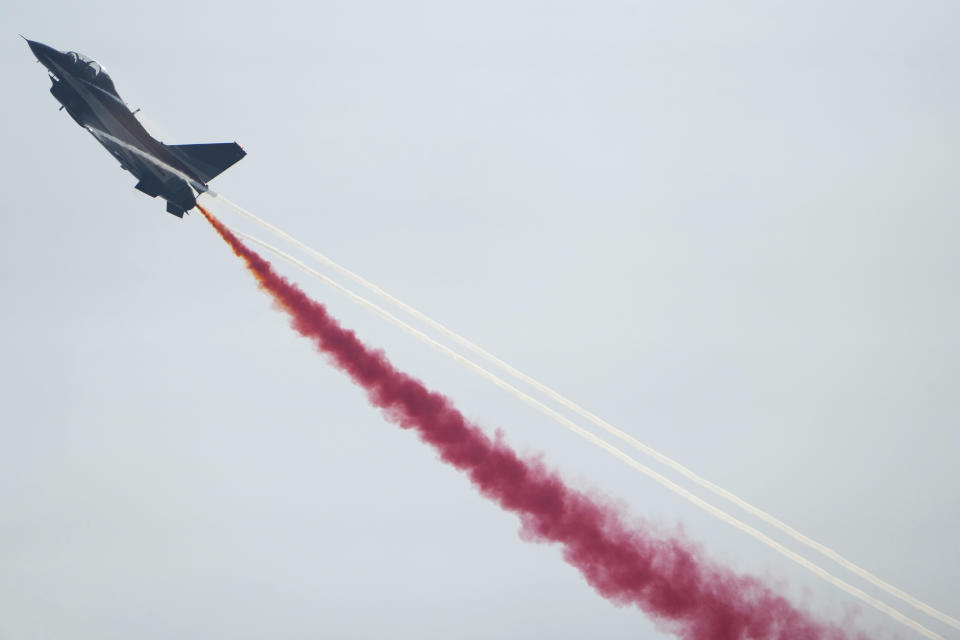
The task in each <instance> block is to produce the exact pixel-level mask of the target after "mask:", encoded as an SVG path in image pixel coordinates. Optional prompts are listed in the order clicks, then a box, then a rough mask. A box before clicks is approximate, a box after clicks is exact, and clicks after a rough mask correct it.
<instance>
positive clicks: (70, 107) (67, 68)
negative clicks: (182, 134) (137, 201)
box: [21, 36, 247, 218]
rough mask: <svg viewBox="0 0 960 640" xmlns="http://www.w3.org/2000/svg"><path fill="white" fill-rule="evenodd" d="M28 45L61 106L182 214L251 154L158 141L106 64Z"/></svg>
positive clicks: (233, 147)
mask: <svg viewBox="0 0 960 640" xmlns="http://www.w3.org/2000/svg"><path fill="white" fill-rule="evenodd" d="M21 37H22V36H21ZM24 40H27V39H26V38H24ZM27 44H28V45H30V50H31V51H33V53H34V55H35V56H37V60H38V61H39V62H41V63H43V66H45V67H46V68H47V71H48V73H49V75H50V79H51V80H52V81H53V86H52V87H50V93H52V94H53V97H54V98H56V99H57V100H58V101H59V102H60V104H61V107H60V108H61V109H66V110H67V113H69V114H70V116H71V117H72V118H73V119H74V120H76V121H77V124H79V125H80V126H81V127H83V128H84V129H86V130H87V131H89V132H90V133H91V134H92V135H93V137H95V138H96V139H97V141H98V142H99V143H100V144H102V145H103V146H104V147H106V149H107V151H109V152H110V153H111V154H112V155H113V156H114V157H115V158H116V159H117V160H119V161H120V167H121V168H123V169H125V170H126V171H129V172H130V173H132V174H133V175H134V176H136V177H137V179H138V180H139V182H137V184H136V185H135V186H136V188H137V189H139V190H140V191H142V192H144V193H145V194H147V195H148V196H150V197H153V198H155V197H157V196H161V197H162V198H163V199H164V200H166V201H167V212H168V213H172V214H173V215H175V216H177V217H179V218H182V217H183V214H184V213H185V212H187V211H189V210H190V209H192V208H193V207H194V206H195V205H196V204H197V196H199V195H200V194H201V193H203V192H205V191H208V190H209V188H208V187H207V183H208V182H210V180H212V179H213V178H215V177H216V176H218V175H220V174H221V173H223V172H224V171H226V170H227V169H228V168H229V167H231V166H233V164H235V163H236V162H237V161H238V160H240V159H241V158H242V157H244V156H245V155H247V152H246V151H244V150H243V148H242V147H241V146H240V145H238V144H237V143H236V142H222V143H213V144H164V143H162V142H160V141H159V140H156V139H155V138H154V137H153V136H151V135H150V134H149V133H147V130H146V129H144V128H143V125H141V124H140V121H139V120H137V118H136V116H135V114H136V111H131V110H130V108H129V107H128V106H127V105H126V103H125V102H124V101H123V100H122V99H121V98H120V94H118V93H117V89H116V87H114V86H113V80H111V78H110V76H109V75H107V72H106V69H104V68H103V67H102V66H100V65H99V64H97V63H96V62H94V61H93V60H91V59H90V58H88V57H87V56H85V55H83V54H81V53H77V52H76V51H67V52H63V51H57V50H56V49H54V48H53V47H49V46H47V45H45V44H43V43H40V42H34V41H33V40H27ZM194 190H196V192H197V194H196V195H194V192H193V191H194Z"/></svg>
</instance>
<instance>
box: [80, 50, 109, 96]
mask: <svg viewBox="0 0 960 640" xmlns="http://www.w3.org/2000/svg"><path fill="white" fill-rule="evenodd" d="M67 62H68V63H69V64H70V65H71V66H72V67H73V69H72V71H73V73H74V74H76V75H78V76H80V77H81V78H83V79H84V80H86V81H87V82H89V83H90V84H92V85H94V86H96V87H99V88H101V89H103V90H104V91H106V92H108V93H110V94H112V95H114V96H117V97H118V98H119V97H120V96H119V95H118V94H117V89H116V87H114V86H113V80H111V79H110V76H109V75H107V70H106V69H105V68H103V67H102V66H100V64H99V63H98V62H96V61H95V60H91V59H90V58H88V57H87V56H85V55H83V54H82V53H78V52H76V51H68V52H67Z"/></svg>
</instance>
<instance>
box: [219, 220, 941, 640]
mask: <svg viewBox="0 0 960 640" xmlns="http://www.w3.org/2000/svg"><path fill="white" fill-rule="evenodd" d="M231 232H232V233H234V234H236V235H237V236H239V237H241V238H243V239H244V240H247V241H248V242H252V243H254V244H256V245H258V246H260V247H263V248H264V249H266V250H268V251H270V252H272V253H274V254H275V255H277V256H279V257H281V258H283V259H285V260H288V261H289V262H291V263H292V264H294V265H296V266H297V267H299V268H300V269H302V270H303V271H304V272H306V273H308V274H310V275H311V276H313V277H315V278H318V279H320V280H321V281H322V282H324V283H325V284H327V285H329V286H330V287H333V288H334V289H336V290H337V291H338V292H340V293H341V294H343V295H345V296H346V297H348V298H350V299H351V300H353V301H354V302H357V303H359V304H361V305H363V306H365V307H367V308H368V309H370V310H371V311H373V312H374V313H376V314H377V315H379V316H381V317H382V318H384V319H386V320H387V321H389V322H391V323H392V324H394V325H396V326H398V327H400V328H401V329H403V330H404V331H406V332H407V333H410V334H411V335H413V336H415V337H416V338H418V339H420V340H422V341H423V342H425V343H427V344H428V345H430V346H431V347H433V348H435V349H437V350H438V351H440V352H441V353H443V354H444V355H447V356H449V357H451V358H453V359H454V360H456V361H457V362H459V363H460V364H462V365H464V366H466V367H467V368H469V369H471V370H473V371H474V372H476V373H478V374H480V375H481V376H483V377H484V378H486V379H487V380H489V381H490V382H492V383H493V384H495V385H496V386H498V387H500V388H501V389H503V390H504V391H507V392H508V393H510V394H511V395H513V396H515V397H516V398H518V399H520V400H521V401H523V402H524V403H526V404H528V405H530V406H531V407H533V408H535V409H537V410H538V411H540V412H541V413H543V414H544V415H546V416H548V417H550V418H552V419H553V420H555V421H557V422H559V423H560V424H562V425H563V426H565V427H566V428H568V429H570V430H571V431H573V432H574V433H575V434H577V435H578V436H580V437H581V438H583V439H585V440H587V441H588V442H590V443H591V444H593V445H595V446H597V447H600V448H601V449H603V450H605V451H607V452H608V453H610V454H612V455H614V456H616V457H617V458H619V459H620V460H622V461H623V462H625V463H626V464H628V465H630V466H631V467H633V468H634V469H636V470H637V471H640V472H641V473H643V474H644V475H646V476H648V477H650V478H652V479H653V480H655V481H656V482H658V483H660V484H661V485H663V486H664V487H666V488H667V489H669V490H670V491H673V492H674V493H676V494H677V495H679V496H681V497H682V498H684V499H685V500H688V501H689V502H691V503H693V504H694V505H696V506H698V507H700V508H701V509H703V510H704V511H706V512H707V513H710V514H711V515H713V516H715V517H717V518H719V519H721V520H723V521H724V522H726V523H728V524H730V525H732V526H734V527H736V528H737V529H740V530H741V531H743V532H744V533H746V534H747V535H749V536H751V537H753V538H755V539H756V540H759V541H760V542H762V543H763V544H765V545H767V546H768V547H770V548H771V549H773V550H774V551H776V552H777V553H779V554H781V555H783V556H785V557H787V558H789V559H790V560H792V561H793V562H795V563H797V564H798V565H800V566H801V567H803V568H805V569H807V570H808V571H811V572H812V573H814V574H815V575H817V576H820V577H821V578H823V579H824V580H826V581H827V582H829V583H831V584H833V585H834V586H835V587H837V588H839V589H841V590H842V591H844V592H846V593H848V594H849V595H851V596H853V597H855V598H857V599H859V600H861V601H862V602H865V603H866V604H868V605H870V606H871V607H873V608H874V609H876V610H878V611H880V612H882V613H884V614H886V615H888V616H890V617H891V618H893V619H894V620H897V621H898V622H900V623H902V624H904V625H906V626H908V627H910V628H911V629H913V630H914V631H916V632H918V633H920V634H921V635H923V636H925V637H927V638H939V639H941V640H942V638H943V637H942V636H940V635H938V634H937V633H935V632H934V631H932V630H930V629H928V628H927V627H925V626H923V625H922V624H921V623H919V622H917V621H916V620H914V619H913V618H910V617H908V616H906V615H905V614H903V613H901V612H900V611H899V610H897V609H894V608H893V607H891V606H890V605H888V604H887V603H885V602H883V601H881V600H878V599H877V598H874V597H873V596H871V595H869V594H867V593H866V592H864V591H862V590H861V589H858V588H857V587H855V586H853V585H851V584H849V583H847V582H845V581H843V580H841V579H840V578H838V577H836V576H834V575H833V574H831V573H830V572H828V571H827V570H826V569H824V568H823V567H821V566H819V565H817V564H815V563H813V562H811V561H810V560H808V559H806V558H805V557H803V556H801V555H800V554H798V553H796V552H795V551H793V550H791V549H789V548H787V547H785V546H783V545H782V544H780V543H779V542H777V541H775V540H773V539H772V538H770V537H768V536H767V535H765V534H764V533H762V532H761V531H759V530H757V529H755V528H754V527H752V526H750V525H749V524H747V523H745V522H743V521H741V520H738V519H737V518H736V517H734V516H732V515H730V514H729V513H727V512H726V511H723V510H722V509H720V508H719V507H716V506H714V505H713V504H711V503H709V502H707V501H706V500H704V499H703V498H700V497H699V496H697V495H695V494H693V493H691V492H690V491H688V490H687V489H685V488H683V487H681V486H680V485H678V484H677V483H675V482H673V481H672V480H670V479H669V478H667V477H666V476H664V475H662V474H660V473H658V472H656V471H654V470H653V469H651V468H650V467H648V466H646V465H644V464H643V463H641V462H639V461H637V460H636V459H634V458H632V457H630V456H629V455H628V454H626V453H624V452H623V451H622V450H620V449H618V448H617V447H615V446H614V445H612V444H610V443H609V442H607V441H606V440H604V439H602V438H600V437H599V436H597V435H596V434H594V433H592V432H590V431H587V430H586V429H584V428H583V427H581V426H580V425H578V424H577V423H575V422H573V421H572V420H570V419H569V418H567V417H566V416H564V415H562V414H560V413H558V412H557V411H555V410H554V409H552V408H550V407H549V406H547V405H545V404H543V403H542V402H540V401H539V400H537V399H535V398H533V397H531V396H529V395H527V394H526V393H524V392H523V391H521V390H520V389H517V388H516V387H514V386H513V385H511V384H510V383H508V382H506V381H504V380H503V379H501V378H499V377H498V376H497V375H495V374H493V373H491V372H490V371H488V370H487V369H484V368H483V367H481V366H480V365H479V364H477V363H475V362H473V361H472V360H470V359H468V358H466V357H464V356H463V355H461V354H459V353H457V352H456V351H454V350H453V349H451V348H450V347H448V346H446V345H445V344H442V343H440V342H438V341H436V340H434V339H433V338H431V337H430V336H428V335H427V334H425V333H423V332H422V331H420V330H419V329H416V328H415V327H412V326H411V325H409V324H407V323H406V322H404V321H403V320H401V319H400V318H398V317H396V316H395V315H393V314H392V313H390V312H389V311H386V310H385V309H383V308H382V307H380V306H378V305H377V304H375V303H373V302H371V301H369V300H367V299H366V298H364V297H362V296H360V295H358V294H357V293H354V292H353V291H351V290H350V289H347V288H346V287H344V286H343V285H341V284H340V283H338V282H336V281H335V280H333V279H331V278H329V277H327V276H325V275H323V274H322V273H320V272H318V271H316V270H314V269H312V268H310V267H309V266H308V265H306V264H305V263H303V262H302V261H300V260H298V259H297V258H295V257H293V256H291V255H289V254H287V253H284V252H283V251H281V250H280V249H277V248H276V247H274V246H272V245H270V244H267V243H266V242H263V241H262V240H259V239H257V238H254V237H253V236H250V235H247V234H245V233H241V232H239V231H236V230H233V229H231Z"/></svg>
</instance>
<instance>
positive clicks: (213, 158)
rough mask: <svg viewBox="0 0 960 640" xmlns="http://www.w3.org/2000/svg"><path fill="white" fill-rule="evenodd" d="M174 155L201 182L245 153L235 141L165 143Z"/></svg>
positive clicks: (218, 172)
mask: <svg viewBox="0 0 960 640" xmlns="http://www.w3.org/2000/svg"><path fill="white" fill-rule="evenodd" d="M167 148H168V149H170V150H171V151H172V152H173V153H174V155H176V156H178V157H179V158H180V159H181V160H182V161H184V162H186V163H187V164H188V165H190V167H191V168H192V169H193V170H194V171H195V172H196V174H197V176H198V177H199V178H200V179H201V180H202V181H203V182H205V183H206V182H210V181H211V180H213V179H214V178H215V177H217V176H218V175H220V174H221V173H223V172H224V171H226V170H227V169H229V168H230V167H232V166H233V165H234V164H235V163H236V162H237V161H238V160H240V158H242V157H243V156H245V155H247V152H246V151H244V150H243V147H241V146H240V145H238V144H237V143H236V142H215V143H212V144H170V145H167Z"/></svg>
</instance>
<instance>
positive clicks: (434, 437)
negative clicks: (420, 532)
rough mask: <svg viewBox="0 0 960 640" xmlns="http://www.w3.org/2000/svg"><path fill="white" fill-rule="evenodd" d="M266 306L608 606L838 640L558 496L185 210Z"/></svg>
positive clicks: (783, 637)
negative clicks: (267, 299) (555, 546)
mask: <svg viewBox="0 0 960 640" xmlns="http://www.w3.org/2000/svg"><path fill="white" fill-rule="evenodd" d="M197 208H198V209H200V211H201V212H202V213H203V215H204V216H205V217H206V218H207V220H208V221H209V222H210V224H211V225H213V227H214V229H216V231H217V233H218V234H220V237H221V238H223V239H224V240H225V241H226V242H227V244H229V245H230V247H231V248H232V249H233V252H234V253H235V254H236V255H237V256H238V257H240V258H241V259H242V260H243V261H244V262H245V263H246V266H247V268H248V269H249V270H250V272H251V273H252V274H253V275H254V277H255V278H256V279H257V281H258V282H259V284H260V288H261V289H263V290H264V291H266V292H267V293H269V294H270V295H271V296H272V297H273V298H274V300H275V301H276V302H277V303H278V304H279V305H280V306H281V307H282V308H283V309H284V310H285V311H286V312H287V313H289V314H290V317H291V320H292V325H293V328H294V329H296V330H297V331H298V332H299V333H300V334H301V335H303V336H305V337H307V338H309V339H310V340H312V341H313V342H314V344H315V345H316V347H317V349H318V350H319V351H321V352H322V353H324V354H326V355H327V356H328V357H329V358H330V359H331V360H332V361H333V363H334V364H335V365H336V366H337V367H339V368H340V369H341V370H343V371H344V372H345V373H346V374H347V375H349V376H350V378H351V379H353V381H354V382H356V383H357V384H358V385H360V386H361V387H363V388H364V389H365V390H366V391H367V394H368V397H369V398H370V401H371V402H372V403H373V404H374V405H375V406H377V407H379V408H380V409H381V410H383V412H384V414H385V415H386V417H387V418H388V419H389V420H391V421H392V422H395V423H397V424H398V425H400V426H401V427H403V428H405V429H412V430H414V431H416V432H417V434H418V435H419V436H420V439H421V440H423V441H424V442H426V443H427V444H429V445H431V446H433V447H434V449H436V450H437V452H438V453H439V454H440V457H441V458H442V459H443V460H444V461H445V462H447V463H449V464H451V465H453V466H454V467H456V468H457V469H459V470H461V471H463V472H464V473H466V474H467V475H468V476H469V477H470V480H471V482H473V484H474V486H475V487H476V488H477V489H478V490H479V491H480V492H481V493H482V494H483V495H484V496H486V497H487V498H489V499H491V500H493V501H495V502H497V503H498V504H500V506H501V507H503V508H504V509H507V510H508V511H512V512H513V513H516V514H517V515H518V516H519V517H520V521H521V523H522V528H521V534H522V535H523V537H524V538H525V539H527V540H531V541H540V542H556V543H559V544H560V545H561V546H562V547H563V555H564V558H565V559H566V560H567V562H569V563H570V564H572V565H573V566H575V567H576V568H577V569H579V570H580V572H581V573H582V574H583V576H584V577H585V578H586V580H587V582H589V583H590V584H591V585H592V586H593V588H594V589H596V590H597V591H598V592H599V593H600V594H601V595H603V596H604V597H606V598H607V599H609V600H611V601H612V602H614V603H615V604H618V605H623V604H633V605H636V606H638V607H639V608H640V609H642V610H643V611H645V612H646V613H647V614H649V615H650V616H652V617H653V618H654V619H655V620H656V622H657V623H658V624H660V625H661V626H662V627H663V628H664V629H667V630H669V631H672V632H673V633H675V634H676V635H678V636H680V637H681V638H685V639H688V640H739V639H746V638H753V639H757V640H767V639H770V640H773V639H777V640H813V639H815V638H824V639H829V640H845V639H846V638H847V637H848V636H847V635H846V634H845V633H844V632H842V631H841V630H840V629H837V628H836V627H832V626H828V625H824V624H822V623H819V622H817V621H815V620H813V619H812V618H811V617H810V616H809V615H808V614H806V613H804V612H802V611H800V610H798V609H796V608H795V607H793V606H792V605H791V604H790V603H789V602H787V601H786V600H785V599H784V598H783V597H782V596H778V595H776V594H775V593H773V592H772V591H770V589H769V588H768V587H766V586H765V585H764V584H762V583H761V582H760V581H759V580H757V579H755V578H752V577H749V576H739V575H736V574H734V573H733V572H731V571H730V570H728V569H725V568H721V567H717V566H714V565H712V564H710V563H708V562H705V561H704V560H702V559H701V558H700V557H699V555H698V553H697V551H696V550H695V549H694V548H692V547H691V546H690V545H689V544H688V543H685V542H682V541H680V540H676V539H660V538H656V537H653V536H652V535H650V534H649V533H647V532H645V531H642V530H638V529H636V528H630V527H628V526H627V525H626V524H625V523H624V521H623V517H622V515H621V514H620V513H619V512H617V511H616V510H615V509H613V508H611V507H610V506H607V505H604V504H601V503H600V502H598V501H597V500H596V499H595V498H591V497H589V496H587V495H585V494H583V493H581V492H578V491H575V490H573V489H571V488H569V487H567V486H566V485H565V484H564V483H563V481H561V480H560V478H559V477H558V476H557V475H556V474H555V473H553V472H551V471H549V470H547V469H546V468H545V467H544V466H543V465H542V464H541V463H540V462H538V461H531V460H524V459H522V458H520V457H519V456H518V455H517V454H516V453H515V452H514V451H513V450H512V449H511V448H509V447H508V446H507V445H506V444H504V443H503V442H502V441H501V440H500V439H499V438H496V439H491V438H489V437H488V436H487V435H486V434H484V433H483V432H482V431H481V430H480V429H479V428H478V427H476V426H474V425H472V424H470V423H469V422H468V421H467V419H466V418H465V417H464V416H463V414H461V413H460V412H459V411H458V410H457V409H456V408H455V407H454V406H453V405H452V404H451V402H450V400H448V399H447V398H446V397H444V396H442V395H440V394H439V393H436V392H433V391H430V390H429V389H427V388H426V387H425V386H424V385H423V383H421V382H420V381H418V380H416V379H414V378H412V377H410V376H409V375H407V374H405V373H403V372H401V371H398V370H397V369H396V368H394V366H393V365H392V364H391V363H390V362H389V361H388V360H387V358H386V356H385V355H384V354H383V353H382V352H380V351H375V350H372V349H370V348H368V347H367V346H365V345H364V344H363V343H362V342H360V340H359V339H358V338H357V337H356V335H355V334H354V333H353V332H352V331H350V330H348V329H344V328H343V327H341V326H340V325H339V324H338V323H337V322H336V320H334V319H333V318H332V317H330V315H329V314H328V313H327V311H326V309H325V308H324V307H323V305H321V304H319V303H317V302H315V301H313V300H311V299H310V298H308V297H307V295H306V294H304V293H303V291H301V290H300V289H299V288H298V287H297V286H295V285H293V284H291V283H290V282H288V281H287V280H286V279H285V278H283V277H282V276H280V275H278V274H277V273H276V272H274V270H273V268H272V267H271V266H270V263H269V262H267V261H266V260H264V259H263V258H261V257H260V256H259V255H258V254H257V253H255V252H254V251H252V250H250V249H249V248H247V247H246V246H245V245H244V244H243V243H242V242H241V241H240V240H239V239H238V238H237V237H236V236H235V235H233V233H231V232H230V231H229V230H228V229H227V228H226V227H224V226H223V224H221V223H220V221H219V220H217V219H216V218H215V217H214V216H213V215H212V214H211V213H210V212H208V211H207V210H206V209H204V208H203V207H201V206H200V205H197Z"/></svg>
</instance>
